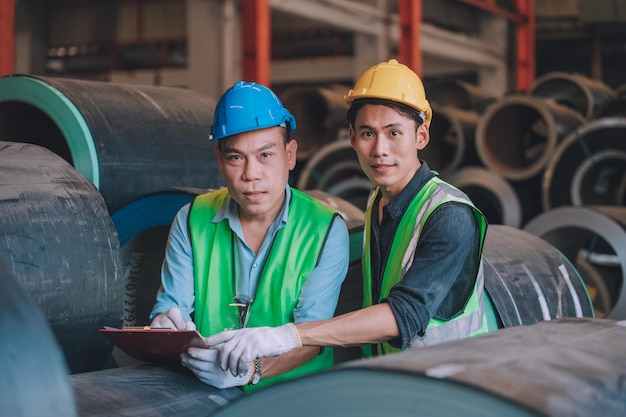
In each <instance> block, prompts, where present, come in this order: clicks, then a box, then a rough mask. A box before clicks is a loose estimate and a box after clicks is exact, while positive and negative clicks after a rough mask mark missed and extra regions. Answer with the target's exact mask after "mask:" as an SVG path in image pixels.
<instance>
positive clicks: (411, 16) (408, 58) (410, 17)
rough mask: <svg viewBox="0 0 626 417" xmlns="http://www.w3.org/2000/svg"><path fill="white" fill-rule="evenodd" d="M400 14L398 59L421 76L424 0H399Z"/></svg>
mask: <svg viewBox="0 0 626 417" xmlns="http://www.w3.org/2000/svg"><path fill="white" fill-rule="evenodd" d="M398 14H399V15H400V43H399V45H398V60H399V61H400V62H401V63H403V64H404V65H406V66H407V67H409V68H411V69H412V70H413V71H415V72H416V73H417V74H418V75H420V76H421V74H422V48H421V46H420V31H421V28H422V0H399V1H398Z"/></svg>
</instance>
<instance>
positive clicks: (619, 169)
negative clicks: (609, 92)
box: [542, 117, 626, 210]
mask: <svg viewBox="0 0 626 417" xmlns="http://www.w3.org/2000/svg"><path fill="white" fill-rule="evenodd" d="M625 178H626V117H613V118H602V119H597V120H592V121H590V122H589V123H587V124H585V125H584V126H582V127H580V128H578V129H576V130H574V131H573V132H572V133H570V134H569V135H568V136H567V137H566V138H565V139H563V141H562V142H561V143H560V144H559V145H558V147H557V149H556V151H555V153H554V155H553V156H552V157H551V159H550V161H549V163H548V165H547V167H546V170H545V172H544V174H543V183H542V204H543V209H544V210H548V209H550V208H553V207H560V206H569V205H582V204H585V205H624V204H625V203H626V200H625V199H624V194H623V189H622V183H623V181H624V179H625Z"/></svg>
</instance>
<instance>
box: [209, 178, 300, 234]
mask: <svg viewBox="0 0 626 417" xmlns="http://www.w3.org/2000/svg"><path fill="white" fill-rule="evenodd" d="M290 201H291V187H289V184H287V185H286V186H285V201H284V202H283V207H282V208H281V209H280V213H278V216H277V217H276V220H274V222H273V223H272V224H273V225H275V224H280V226H281V227H282V226H284V225H285V224H287V217H288V216H289V202H290ZM224 219H227V220H228V221H229V223H230V225H231V228H233V225H235V224H240V221H239V206H238V205H237V202H236V201H235V200H233V198H232V197H231V196H230V194H228V197H226V201H225V202H224V204H223V205H222V207H220V209H219V210H218V211H217V213H215V216H213V220H212V221H213V223H219V222H221V221H222V220H224Z"/></svg>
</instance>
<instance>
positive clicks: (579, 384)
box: [213, 318, 626, 417]
mask: <svg viewBox="0 0 626 417" xmlns="http://www.w3.org/2000/svg"><path fill="white" fill-rule="evenodd" d="M625 344H626V328H625V327H624V323H623V322H615V321H613V320H607V319H591V318H578V319H574V318H568V319H561V320H556V321H548V322H540V323H537V324H534V325H531V326H516V327H512V328H507V329H501V330H498V331H495V332H491V333H488V334H485V335H481V336H477V337H473V338H469V339H465V340H459V341H455V342H449V343H445V344H440V345H437V346H431V347H426V348H422V349H416V350H409V351H406V352H401V353H397V354H393V355H386V356H381V357H377V358H370V359H365V360H359V361H351V362H349V363H346V364H343V365H341V366H339V367H336V368H334V369H332V370H330V371H326V372H321V373H317V374H313V375H309V376H307V377H304V378H301V379H297V380H293V381H289V382H288V383H283V384H277V385H274V386H270V387H267V388H265V389H263V390H259V391H257V392H254V393H252V394H251V395H248V396H244V397H240V398H239V399H237V400H236V401H233V402H232V403H230V404H229V405H228V406H226V407H223V408H221V409H219V410H217V412H216V413H215V414H213V416H215V417H227V416H245V415H255V416H259V417H263V416H272V417H283V416H285V417H286V416H294V415H298V416H303V417H304V416H326V417H335V416H337V417H343V416H346V415H359V416H382V415H385V416H398V417H401V416H407V417H408V416H416V415H425V416H440V417H446V416H455V417H456V416H460V415H463V416H466V417H471V416H477V417H478V416H480V417H500V416H507V417H528V416H536V417H538V416H543V417H546V416H549V417H562V416H571V417H586V416H596V415H597V416H600V415H602V416H620V415H624V414H625V413H626V392H625V391H624V389H623V384H622V381H624V379H625V378H626V350H624V349H623V346H624V345H625Z"/></svg>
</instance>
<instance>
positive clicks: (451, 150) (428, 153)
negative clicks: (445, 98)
mask: <svg viewBox="0 0 626 417" xmlns="http://www.w3.org/2000/svg"><path fill="white" fill-rule="evenodd" d="M477 122H478V113H477V112H475V111H471V110H463V109H459V108H455V107H452V106H436V105H433V119H432V121H431V124H430V129H429V132H430V141H429V142H428V145H426V147H425V148H424V149H422V150H421V151H419V156H420V159H424V160H426V162H428V166H429V167H430V168H431V169H434V170H435V171H438V172H439V173H440V174H442V175H443V174H445V173H447V172H451V171H454V170H455V169H459V168H461V167H462V166H466V165H479V164H480V158H479V157H478V154H477V153H476V146H475V138H474V134H475V132H476V123H477Z"/></svg>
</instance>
